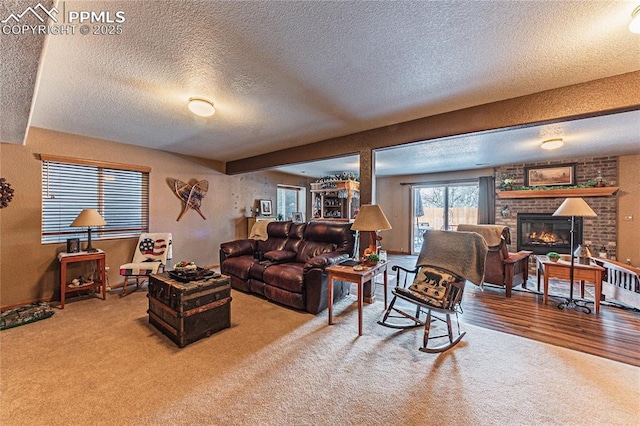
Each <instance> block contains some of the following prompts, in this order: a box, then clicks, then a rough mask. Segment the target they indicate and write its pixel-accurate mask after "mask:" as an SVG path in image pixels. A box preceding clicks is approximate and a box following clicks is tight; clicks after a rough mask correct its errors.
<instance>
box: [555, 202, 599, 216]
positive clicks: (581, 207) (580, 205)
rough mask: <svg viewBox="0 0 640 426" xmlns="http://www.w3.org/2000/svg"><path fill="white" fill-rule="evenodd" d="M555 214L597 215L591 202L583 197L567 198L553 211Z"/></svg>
mask: <svg viewBox="0 0 640 426" xmlns="http://www.w3.org/2000/svg"><path fill="white" fill-rule="evenodd" d="M553 216H583V217H589V216H591V217H593V216H597V214H596V212H594V211H593V210H592V209H591V207H589V204H587V203H586V201H584V200H583V199H582V198H567V199H566V200H564V201H563V202H562V204H560V207H558V209H557V210H556V211H555V212H554V213H553Z"/></svg>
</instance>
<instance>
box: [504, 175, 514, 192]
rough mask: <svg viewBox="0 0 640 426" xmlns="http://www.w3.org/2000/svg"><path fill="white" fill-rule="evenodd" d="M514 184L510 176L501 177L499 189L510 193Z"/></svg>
mask: <svg viewBox="0 0 640 426" xmlns="http://www.w3.org/2000/svg"><path fill="white" fill-rule="evenodd" d="M514 183H516V180H515V179H514V178H512V177H510V176H503V178H502V183H501V184H500V189H502V190H503V191H511V189H512V188H513V184H514Z"/></svg>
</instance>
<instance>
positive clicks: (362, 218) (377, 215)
mask: <svg viewBox="0 0 640 426" xmlns="http://www.w3.org/2000/svg"><path fill="white" fill-rule="evenodd" d="M351 229H353V230H354V231H368V232H370V233H371V240H370V243H369V248H368V249H367V250H365V255H368V254H374V253H375V254H377V253H378V250H377V245H378V243H377V242H378V241H380V240H382V237H380V236H379V235H378V231H383V230H387V229H391V224H390V223H389V221H388V220H387V217H386V216H385V215H384V213H383V212H382V209H381V208H380V206H378V205H377V204H365V205H363V206H362V207H360V212H359V213H358V215H357V216H356V220H355V221H354V222H353V225H351Z"/></svg>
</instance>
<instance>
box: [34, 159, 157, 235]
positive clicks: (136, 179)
mask: <svg viewBox="0 0 640 426" xmlns="http://www.w3.org/2000/svg"><path fill="white" fill-rule="evenodd" d="M132 168H135V166H132ZM138 169H139V170H127V169H126V167H123V165H113V166H109V163H97V162H96V163H95V164H92V163H91V162H87V161H84V160H78V161H77V162H73V160H67V161H52V160H47V159H44V158H43V161H42V242H43V243H59V242H63V241H65V240H66V239H67V238H81V239H84V238H86V235H87V232H86V228H76V227H73V228H72V227H70V225H71V222H73V220H74V219H75V218H76V217H77V216H78V214H80V212H81V211H82V210H83V209H96V210H97V211H98V212H99V213H100V214H101V215H102V217H103V218H104V220H105V221H106V222H107V225H105V226H101V227H98V228H96V229H94V228H92V238H93V239H96V240H99V239H107V238H122V237H135V236H137V235H139V234H140V233H141V232H148V230H149V172H148V171H145V170H140V169H141V168H138Z"/></svg>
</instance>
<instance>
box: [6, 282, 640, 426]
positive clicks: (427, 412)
mask: <svg viewBox="0 0 640 426" xmlns="http://www.w3.org/2000/svg"><path fill="white" fill-rule="evenodd" d="M145 290H146V289H145ZM232 295H233V302H232V314H231V318H232V327H231V328H229V329H226V330H223V331H221V332H219V333H217V334H215V335H213V336H211V337H209V338H206V339H203V340H200V341H198V342H196V343H193V344H191V345H189V346H187V347H185V348H184V349H179V348H178V347H177V346H175V345H174V344H173V343H172V342H171V341H170V340H168V339H167V338H166V337H165V336H164V335H162V334H161V333H160V332H159V331H157V330H156V329H155V328H153V327H152V326H150V325H149V323H148V321H147V314H146V309H147V299H146V297H145V291H144V290H140V291H138V292H137V293H134V294H132V295H130V296H127V297H126V298H123V299H121V298H119V297H118V296H117V295H116V294H110V295H109V296H108V298H107V301H102V300H100V299H95V298H92V299H85V300H73V301H71V302H70V303H68V304H67V305H66V307H65V309H64V310H63V311H60V310H57V311H56V314H55V315H54V316H53V317H51V318H49V319H47V320H44V321H39V322H36V323H33V324H28V325H25V326H23V327H18V328H14V329H10V330H5V331H2V332H1V333H0V343H1V346H0V374H1V375H0V380H1V391H2V395H1V399H0V410H1V412H0V413H1V417H0V423H1V424H2V425H3V426H9V425H178V424H191V425H193V424H202V425H329V424H331V425H361V424H367V425H426V424H442V425H445V424H446V425H489V424H495V425H544V424H564V425H591V424H593V425H596V424H603V425H604V424H606V425H623V424H627V425H638V422H639V419H640V397H639V396H640V395H639V394H640V391H639V388H640V369H638V368H636V367H632V366H629V365H625V364H620V363H616V362H613V361H610V360H606V359H602V358H598V357H594V356H591V355H587V354H583V353H579V352H574V351H571V350H568V349H564V348H560V347H556V346H551V345H546V344H542V343H538V342H535V341H532V340H527V339H524V338H520V337H516V336H511V335H507V334H502V333H498V332H494V331H490V330H486V329H482V328H478V327H473V326H471V325H464V324H463V328H465V329H466V330H467V331H468V333H467V335H466V336H465V338H464V340H463V341H462V343H461V344H459V345H458V346H457V347H456V348H455V349H453V350H451V351H449V352H446V353H444V354H441V355H430V354H425V353H422V352H419V351H418V350H417V348H418V346H419V345H420V339H421V332H420V331H419V330H412V331H404V332H398V331H396V330H392V329H388V328H385V327H381V326H379V325H376V323H375V321H376V320H377V319H378V317H379V314H380V313H381V311H382V304H381V303H380V302H377V303H376V304H374V305H365V314H364V318H365V327H364V332H365V335H363V336H362V337H360V338H358V337H357V316H356V314H357V310H356V309H355V306H356V305H355V303H352V302H353V301H354V300H355V298H354V297H353V296H349V298H347V299H344V300H342V301H341V302H339V303H338V305H337V307H336V318H335V321H336V324H335V325H333V326H327V324H326V320H327V316H326V311H325V312H324V313H322V314H319V315H317V316H313V315H310V314H305V313H300V312H297V311H292V310H289V309H286V308H283V307H281V306H277V305H274V304H271V303H268V302H266V301H264V300H262V299H259V298H257V297H254V296H249V295H246V294H242V293H239V292H235V291H234V292H233V293H232Z"/></svg>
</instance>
